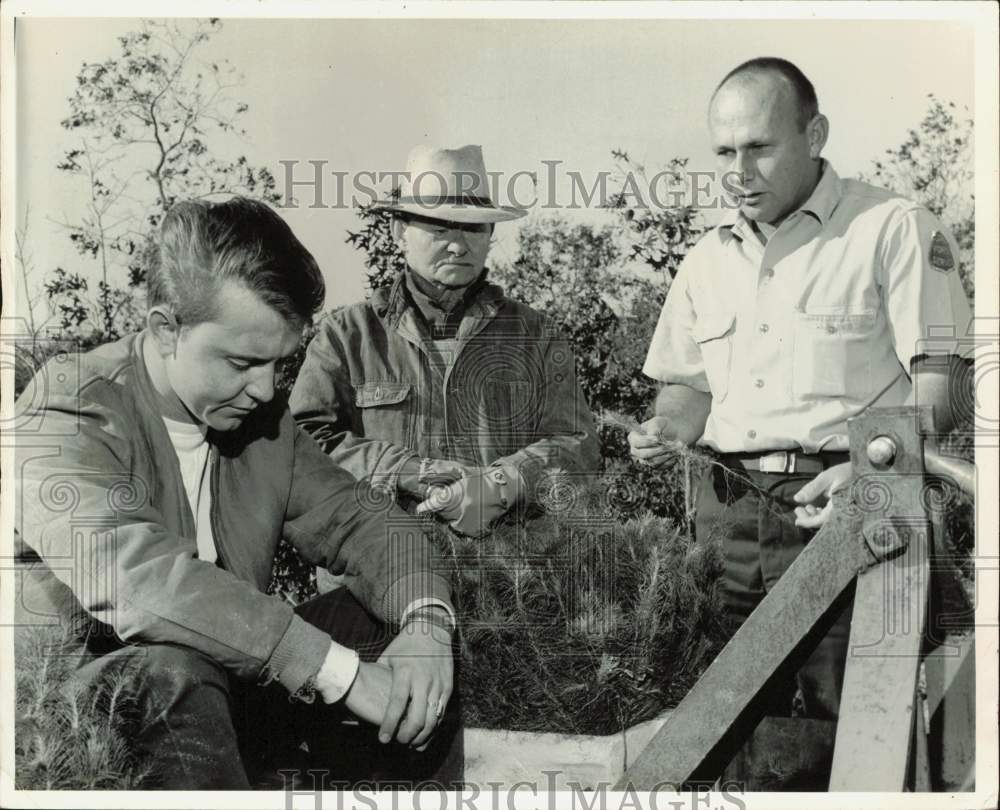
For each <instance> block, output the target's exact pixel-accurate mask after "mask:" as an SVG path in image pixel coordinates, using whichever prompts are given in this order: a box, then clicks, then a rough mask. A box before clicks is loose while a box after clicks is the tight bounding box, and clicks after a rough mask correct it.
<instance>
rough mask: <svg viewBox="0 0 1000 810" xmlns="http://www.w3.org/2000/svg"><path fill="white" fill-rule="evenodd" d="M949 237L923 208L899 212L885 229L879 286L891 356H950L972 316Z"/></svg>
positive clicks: (907, 363)
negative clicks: (890, 335) (883, 297)
mask: <svg viewBox="0 0 1000 810" xmlns="http://www.w3.org/2000/svg"><path fill="white" fill-rule="evenodd" d="M958 263H959V252H958V247H957V245H956V244H955V240H954V239H953V238H952V235H951V234H950V233H949V232H948V230H947V229H946V228H945V227H944V226H943V225H942V224H941V222H940V221H939V220H938V219H937V217H935V216H934V215H933V214H931V212H930V211H928V210H927V209H925V208H912V209H910V210H907V211H903V212H901V213H900V215H899V216H898V217H897V219H896V221H895V222H894V223H892V225H891V226H890V228H889V230H888V231H887V233H886V238H885V240H884V242H883V251H882V267H881V269H882V274H883V276H882V279H881V283H882V287H883V290H884V294H885V300H886V312H887V315H888V320H889V328H890V330H891V332H892V339H893V345H894V348H895V351H896V356H897V357H898V358H899V362H900V363H901V364H902V365H903V368H905V369H909V368H910V362H911V361H912V360H913V358H915V357H917V356H919V355H942V354H955V353H956V352H957V350H956V345H957V344H956V340H960V339H962V338H964V337H966V336H967V335H968V329H969V324H970V322H971V318H972V312H971V308H970V307H969V301H968V299H967V298H966V297H965V290H964V289H963V288H962V281H961V278H960V277H959V270H958Z"/></svg>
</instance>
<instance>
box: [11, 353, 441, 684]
mask: <svg viewBox="0 0 1000 810" xmlns="http://www.w3.org/2000/svg"><path fill="white" fill-rule="evenodd" d="M143 339H144V335H143V334H140V335H138V336H130V337H127V338H124V339H122V340H120V341H118V342H116V343H113V344H109V345H107V346H102V347H100V348H99V349H96V350H94V351H92V352H89V353H87V354H84V355H70V356H68V358H69V359H68V360H67V359H66V358H60V363H61V364H60V365H59V366H57V365H56V363H55V361H53V362H50V363H49V364H48V365H47V366H46V367H45V368H44V369H43V370H42V371H41V372H40V373H39V376H38V377H36V380H38V381H41V382H40V383H38V384H36V385H34V386H30V387H29V389H28V390H27V391H26V392H25V393H24V394H23V395H22V398H21V401H20V402H19V403H18V412H19V414H20V417H19V429H18V433H17V452H16V457H17V466H18V471H19V473H18V476H17V478H18V483H19V493H18V504H19V506H18V515H17V526H18V532H19V535H20V539H21V541H22V542H23V543H24V544H26V545H27V546H28V547H29V548H30V549H32V550H34V552H37V554H38V555H39V556H40V557H41V558H42V560H43V561H44V563H38V564H36V566H35V568H36V570H35V571H34V574H35V575H36V576H37V578H38V579H40V581H41V584H42V587H43V588H45V589H47V590H48V592H49V594H50V596H51V598H53V599H54V600H55V601H56V603H57V604H60V603H62V604H68V605H74V606H76V607H77V609H79V608H80V607H82V609H83V610H84V611H86V614H89V616H91V617H93V618H94V619H96V620H98V621H99V622H102V623H104V624H105V625H108V626H110V627H111V628H113V629H114V632H115V633H116V634H117V635H118V637H119V638H120V639H121V640H124V641H126V642H146V643H162V642H167V643H174V644H182V645H186V646H189V647H192V648H195V649H197V650H200V651H202V652H204V653H206V654H207V655H209V656H210V657H212V658H213V659H215V660H217V661H219V662H220V663H221V664H223V665H224V666H226V667H227V668H228V669H230V670H231V671H233V672H234V673H235V674H237V675H239V676H242V677H246V678H254V677H263V678H268V679H270V678H277V679H278V680H280V681H281V682H282V683H283V684H284V685H285V686H286V687H287V688H288V689H289V690H290V691H291V692H293V693H294V692H295V691H296V690H298V689H299V688H300V687H302V686H303V685H304V684H305V682H306V681H307V680H308V679H309V678H311V677H312V676H313V675H315V673H316V672H317V671H318V670H319V668H320V666H321V664H322V662H323V658H324V656H325V654H326V651H327V649H328V648H329V636H328V635H327V634H326V633H324V632H322V631H320V630H319V629H317V628H315V627H313V626H312V625H310V624H308V623H306V622H305V621H303V620H302V619H301V618H299V617H298V616H296V615H294V614H293V612H292V609H291V607H290V606H289V605H287V604H286V603H284V602H283V601H282V600H280V599H279V598H277V597H274V596H269V595H266V594H265V593H264V592H263V591H264V589H265V588H266V587H267V584H268V580H269V577H270V574H271V567H272V564H273V560H274V552H275V548H276V545H277V543H278V541H279V539H280V538H281V536H282V535H285V536H286V537H288V539H289V540H290V541H291V542H292V543H293V545H294V546H295V547H296V548H297V549H298V550H299V551H300V553H302V554H303V555H304V556H305V557H306V558H307V559H309V560H310V561H312V562H314V563H316V564H319V565H322V566H325V567H327V568H329V569H330V570H331V571H333V572H334V573H338V574H343V575H344V581H345V582H346V583H347V584H348V585H349V586H350V587H351V589H352V591H353V592H354V593H355V595H357V596H358V598H359V599H360V600H361V602H362V603H363V604H364V605H365V607H366V608H367V609H368V610H369V611H370V612H371V613H373V614H374V615H375V616H377V617H379V618H380V619H382V620H384V621H387V622H390V623H393V622H397V621H398V620H399V619H400V617H401V613H402V611H403V610H404V609H405V607H406V606H407V605H408V604H410V603H411V602H412V601H413V600H415V599H421V598H428V597H433V598H440V599H444V600H445V601H448V599H449V589H448V585H447V582H446V581H445V580H444V579H443V578H442V577H440V576H438V575H436V574H434V573H432V571H433V568H434V561H433V558H432V552H431V549H430V546H429V544H428V542H427V540H426V538H425V537H424V535H423V533H422V532H421V531H420V529H419V526H418V524H417V523H416V521H415V520H414V519H413V518H411V517H410V516H408V515H406V514H405V513H403V512H402V511H401V510H398V509H396V508H395V507H393V508H392V509H390V510H389V511H386V509H385V508H384V507H380V508H378V509H376V508H374V507H373V506H372V504H373V503H375V502H376V501H375V500H373V499H372V498H371V497H365V494H364V492H362V491H361V490H362V489H363V488H362V487H360V486H359V485H358V484H357V482H356V481H355V480H354V479H353V478H352V477H351V476H349V475H347V474H346V473H345V472H344V471H343V470H341V469H339V468H338V467H337V466H336V465H334V464H332V463H331V462H330V460H329V458H328V457H327V456H326V455H324V454H323V452H322V451H321V450H320V449H319V447H318V446H317V445H316V444H315V442H314V441H313V440H312V439H311V438H310V437H309V436H308V435H307V434H306V433H305V432H303V431H302V430H301V429H300V428H298V427H297V426H296V425H295V422H294V421H293V419H292V417H291V414H290V413H289V412H288V409H287V406H286V405H285V403H284V402H283V401H281V400H280V399H279V398H277V397H276V398H275V399H274V400H273V401H272V402H271V403H269V404H268V405H264V406H260V407H259V408H258V409H257V410H256V411H254V412H253V414H251V416H249V417H248V418H247V420H246V422H244V424H243V425H242V426H241V427H240V428H239V429H238V430H236V431H233V432H232V433H214V432H211V431H210V432H209V437H208V438H209V442H210V444H211V452H210V463H211V465H212V468H211V485H212V529H213V534H214V538H215V542H216V545H217V547H218V552H219V556H220V559H221V562H222V565H223V566H224V568H223V567H219V566H216V565H214V564H212V563H208V562H205V561H203V560H199V559H197V558H196V553H197V545H196V541H195V536H196V533H195V526H194V518H193V516H192V514H191V509H190V506H189V503H188V499H187V496H186V495H185V492H184V485H183V482H182V479H181V474H180V468H179V464H178V461H177V456H176V453H175V452H174V450H173V446H172V444H171V442H170V438H169V436H168V434H167V431H166V427H165V426H164V423H163V420H162V418H161V417H160V415H159V413H158V411H157V406H156V400H155V398H154V394H155V392H154V389H153V388H152V383H151V381H150V379H149V377H148V374H147V372H146V368H145V363H144V362H143V360H142V342H143ZM43 389H44V390H45V396H44V397H39V396H38V392H39V390H43ZM35 400H40V401H35ZM439 570H440V569H439Z"/></svg>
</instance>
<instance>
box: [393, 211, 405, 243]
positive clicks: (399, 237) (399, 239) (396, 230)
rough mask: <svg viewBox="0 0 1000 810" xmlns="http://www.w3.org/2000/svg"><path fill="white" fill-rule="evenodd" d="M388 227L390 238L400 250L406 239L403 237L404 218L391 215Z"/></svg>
mask: <svg viewBox="0 0 1000 810" xmlns="http://www.w3.org/2000/svg"><path fill="white" fill-rule="evenodd" d="M390 228H391V230H392V239H393V241H394V242H395V243H396V247H398V248H399V249H400V250H402V249H403V245H404V244H406V240H405V239H404V238H403V231H404V230H405V229H406V220H404V219H403V218H402V217H393V218H392V224H391V225H390Z"/></svg>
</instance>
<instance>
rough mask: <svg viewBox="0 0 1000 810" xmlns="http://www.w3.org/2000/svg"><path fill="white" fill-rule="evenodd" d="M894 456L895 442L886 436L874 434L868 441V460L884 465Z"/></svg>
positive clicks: (890, 461)
mask: <svg viewBox="0 0 1000 810" xmlns="http://www.w3.org/2000/svg"><path fill="white" fill-rule="evenodd" d="M895 457H896V443H895V442H894V441H893V440H892V439H890V438H889V437H888V436H876V437H875V438H874V439H872V440H871V441H870V442H868V460H869V461H870V462H871V463H872V464H879V465H882V466H885V465H887V464H890V463H892V460H893V459H894V458H895Z"/></svg>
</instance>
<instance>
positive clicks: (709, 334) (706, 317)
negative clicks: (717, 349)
mask: <svg viewBox="0 0 1000 810" xmlns="http://www.w3.org/2000/svg"><path fill="white" fill-rule="evenodd" d="M735 323H736V313H734V312H706V313H703V314H701V315H699V316H698V320H697V321H695V323H694V326H692V327H691V337H693V338H694V342H695V343H704V342H705V341H706V340H715V339H716V338H720V337H724V336H725V335H727V334H728V333H729V331H730V330H731V329H732V328H733V324H735Z"/></svg>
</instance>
